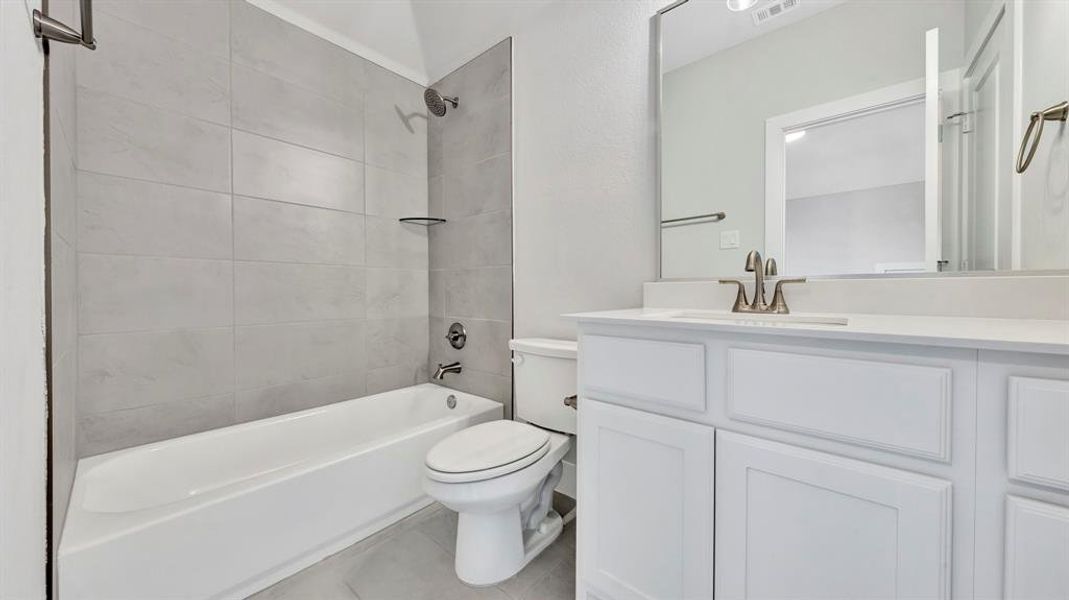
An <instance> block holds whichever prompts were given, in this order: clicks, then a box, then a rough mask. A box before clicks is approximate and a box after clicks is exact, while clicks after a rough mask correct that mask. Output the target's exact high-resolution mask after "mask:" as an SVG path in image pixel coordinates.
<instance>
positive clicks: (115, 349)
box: [51, 0, 444, 487]
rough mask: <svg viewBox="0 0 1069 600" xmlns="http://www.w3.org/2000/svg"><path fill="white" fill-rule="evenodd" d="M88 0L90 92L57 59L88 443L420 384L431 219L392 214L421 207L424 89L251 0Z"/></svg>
mask: <svg viewBox="0 0 1069 600" xmlns="http://www.w3.org/2000/svg"><path fill="white" fill-rule="evenodd" d="M95 4H96V7H97V8H98V9H99V14H100V17H99V19H98V23H99V31H100V32H101V35H103V34H104V33H107V32H108V31H112V32H113V35H111V36H108V37H109V38H110V39H112V40H113V41H112V43H110V44H109V45H108V47H107V48H106V49H105V48H102V49H101V51H98V52H96V53H93V54H90V55H86V56H84V57H82V58H81V62H82V66H81V69H80V70H81V74H80V76H81V77H82V84H83V85H82V87H81V88H77V87H76V74H75V71H76V67H77V66H78V65H77V64H76V63H77V59H76V56H77V55H76V53H75V52H74V51H73V50H74V49H73V48H70V49H68V48H66V47H63V48H58V47H56V48H54V49H53V53H52V60H53V63H52V66H53V67H54V71H53V73H52V74H53V75H54V77H53V83H54V84H55V85H54V88H53V91H55V92H59V93H60V94H59V95H57V96H55V99H56V102H55V103H54V105H53V107H52V108H53V110H52V113H51V116H52V119H53V121H54V122H55V123H57V124H59V125H60V126H59V127H55V128H54V131H53V135H52V138H53V147H54V148H58V149H59V151H54V152H53V155H52V156H53V163H54V164H53V172H54V175H58V176H59V177H58V180H57V178H56V177H54V181H53V185H54V189H53V192H54V195H53V200H54V206H53V208H54V209H55V214H54V215H53V226H54V231H55V232H56V233H57V235H56V236H55V237H54V239H53V244H54V248H55V250H54V252H55V253H56V254H57V258H56V259H54V264H53V267H54V275H56V274H59V275H62V274H63V273H64V272H65V267H64V263H63V260H64V258H66V259H69V261H68V262H69V263H70V264H69V265H68V267H69V268H67V269H66V270H69V271H71V274H70V277H69V278H66V277H64V278H63V279H62V280H54V282H53V283H54V284H55V285H56V286H57V290H56V293H55V297H56V298H60V301H59V302H57V306H56V307H54V308H55V309H57V310H58V309H59V308H61V306H62V305H64V302H65V300H63V298H67V297H68V296H70V291H63V290H64V289H67V288H63V286H64V285H68V286H73V285H74V281H75V276H77V277H78V278H80V284H79V285H78V286H74V287H69V289H74V290H76V291H77V296H78V297H77V302H76V303H74V302H67V304H69V305H71V306H70V307H69V308H70V310H69V311H67V314H66V315H62V314H58V313H55V311H54V313H55V314H53V318H54V325H55V327H54V330H55V331H54V333H57V334H58V333H60V330H62V329H63V328H64V327H66V328H67V329H70V330H72V332H73V331H74V330H76V328H77V330H80V334H78V340H79V341H80V344H81V351H80V352H79V351H78V348H77V347H76V344H75V340H74V339H70V340H69V345H70V348H69V349H68V351H67V353H66V354H65V355H63V356H56V357H55V358H56V360H60V361H64V364H65V365H66V364H68V363H70V364H71V365H74V366H71V367H66V368H68V369H71V373H69V376H70V381H71V383H70V386H69V387H70V388H74V387H78V388H79V390H78V393H79V394H84V402H83V403H82V404H83V406H82V407H81V408H80V409H77V415H78V418H77V424H78V425H77V426H78V437H79V438H80V440H81V447H80V448H79V452H80V454H82V455H91V454H95V453H99V452H104V451H109V450H113V449H117V448H122V447H127V446H131V445H136V444H140V443H145V442H149V441H155V440H159V439H164V438H167V437H172V436H176V435H182V434H186V433H191V432H194V431H201V430H204V429H208V428H212V427H218V426H222V425H226V424H230V423H233V422H235V421H236V420H240V421H244V420H249V419H255V418H263V417H267V416H272V415H276V414H282V413H285V412H290V411H294V410H300V409H303V408H307V407H310V406H318V405H320V404H324V403H329V402H336V401H340V400H345V399H349V398H353V397H357V396H360V395H363V394H364V393H366V391H367V390H369V389H370V390H373V391H376V392H377V391H384V390H387V389H394V388H396V387H403V386H407V385H412V384H415V383H421V382H424V381H426V380H427V358H428V354H429V344H430V339H429V333H428V310H429V308H428V307H429V305H428V291H429V290H428V271H427V267H428V255H427V251H428V238H427V230H426V229H424V228H418V227H411V226H402V225H400V224H398V223H397V222H396V219H397V218H399V217H402V216H422V215H425V214H426V213H427V211H428V186H427V178H426V172H427V165H428V154H427V127H428V122H427V117H426V114H425V112H426V110H425V107H424V106H423V100H422V91H423V90H422V87H421V86H420V85H417V84H415V83H413V82H411V81H408V80H406V79H404V78H403V77H400V76H398V75H396V74H394V73H391V72H389V71H387V70H385V69H382V68H381V67H378V66H377V65H374V64H372V63H370V62H368V61H366V60H364V59H363V58H361V57H359V56H355V55H353V54H351V53H349V52H347V51H345V50H343V49H341V48H339V47H338V46H335V45H333V44H331V43H329V42H326V41H325V40H323V39H320V38H318V37H316V36H314V35H312V34H310V33H308V32H306V31H303V30H301V29H300V28H298V27H295V26H293V25H291V24H289V23H286V22H284V21H282V20H281V19H278V18H277V17H274V16H272V15H270V14H268V13H266V12H264V11H262V10H260V9H258V8H255V7H253V6H251V5H249V4H248V3H247V2H244V1H237V0H235V1H227V0H154V1H152V2H132V1H128V0H97V2H96V3H95ZM54 7H55V9H56V13H55V14H67V15H68V17H69V18H68V19H67V20H69V21H76V18H75V15H76V10H75V6H74V1H73V0H54ZM62 11H66V12H65V13H64V12H62ZM120 33H121V35H119V34H120ZM120 38H121V39H120ZM67 50H70V52H66V51H67ZM64 86H66V89H68V90H69V92H70V93H69V94H68V95H69V96H70V98H69V101H67V102H65V101H64V98H63V97H62V91H63V90H64V89H65V88H64ZM76 92H77V93H76ZM75 96H77V99H76V98H75ZM365 97H366V98H367V100H366V101H365ZM231 121H232V123H231ZM79 123H80V127H76V125H78V124H79ZM64 127H66V128H67V129H69V131H64ZM60 140H62V141H65V142H66V146H67V147H69V148H70V149H71V151H70V152H69V153H67V156H66V157H64V155H63V153H62V145H61V144H60ZM76 140H81V142H77V141H76ZM365 148H366V149H367V152H366V153H365ZM365 160H366V161H368V162H369V163H371V166H368V165H365V164H364V161H365ZM75 168H77V169H82V170H81V171H79V177H80V178H82V179H83V180H84V182H83V185H82V186H81V189H80V190H79V189H77V186H75V185H74V180H75V176H74V173H75ZM365 172H366V177H365ZM67 175H69V176H70V177H67ZM365 179H366V181H365ZM65 182H66V183H67V184H68V185H67V187H66V188H64V187H63V185H64V183H65ZM438 187H439V190H440V191H442V190H444V185H439V186H438ZM365 190H366V191H365ZM235 194H236V195H235ZM365 195H366V196H367V203H366V204H367V206H366V211H367V212H369V213H370V214H372V215H374V217H375V219H374V220H372V221H370V222H366V221H365V217H364V216H363V213H364V212H365ZM63 198H67V199H68V201H67V202H66V204H64V203H62V202H61V199H63ZM60 209H67V213H63V214H61V213H60ZM78 221H80V223H78ZM75 238H79V239H78V242H77V243H78V244H79V245H80V246H81V247H80V248H79V249H78V253H79V254H78V255H77V260H76V261H75V260H74V259H75V256H74V251H75V248H74V247H75V243H74V241H75ZM64 242H66V244H67V246H66V249H65V247H64V245H63V244H64ZM64 252H65V253H64ZM61 254H62V256H60V255H61ZM365 263H370V264H374V265H381V266H380V267H374V268H370V271H372V273H371V274H367V273H365V266H364V265H365ZM75 273H77V275H75ZM367 319H371V322H370V323H369V322H368V321H367ZM75 321H78V323H77V326H75V325H74V323H75ZM235 323H237V324H238V325H235ZM73 335H74V334H73V333H68V334H67V336H68V337H70V338H73ZM65 343H68V342H65ZM369 352H372V353H373V354H372V355H373V359H372V362H373V363H374V366H373V368H371V369H370V370H369V366H368V362H369V358H368V357H369ZM81 357H85V358H86V360H85V363H84V364H83V365H81V366H80V368H79V366H77V363H78V362H79V361H80V360H81ZM57 376H58V374H57ZM57 382H58V380H57ZM57 385H58V383H57ZM235 390H237V391H235ZM69 395H70V396H71V398H69V402H70V403H72V404H73V403H74V402H75V400H76V398H77V394H74V393H71V394H69ZM73 415H74V412H72V414H71V419H70V420H71V421H72V422H73V421H74V420H75V419H74V416H73ZM72 428H73V426H72ZM71 447H72V448H73V443H72V444H71ZM71 451H72V452H73V450H71ZM71 466H72V467H73V465H71ZM68 487H69V486H68Z"/></svg>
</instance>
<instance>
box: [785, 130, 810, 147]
mask: <svg viewBox="0 0 1069 600" xmlns="http://www.w3.org/2000/svg"><path fill="white" fill-rule="evenodd" d="M804 137H805V129H803V130H801V131H792V132H790V133H788V134H787V135H785V136H783V141H785V142H787V143H788V144H789V143H791V142H797V141H798V140H800V139H802V138H804Z"/></svg>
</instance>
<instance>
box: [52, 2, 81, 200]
mask: <svg viewBox="0 0 1069 600" xmlns="http://www.w3.org/2000/svg"><path fill="white" fill-rule="evenodd" d="M77 10H78V8H77V3H76V0H51V1H50V2H49V3H48V14H49V16H51V17H53V18H55V19H57V20H59V21H60V22H62V23H74V22H77V21H76V19H77V18H78V17H77V16H76V15H77V14H78V13H77ZM81 51H84V50H83V49H82V48H81V47H79V46H75V45H73V44H51V45H50V47H49V50H48V107H49V118H50V119H51V122H50V127H52V128H53V129H59V130H61V131H62V135H63V136H64V137H65V138H66V139H67V144H68V146H69V148H70V152H69V154H70V155H72V156H73V154H74V152H73V149H74V148H75V147H76V143H75V142H76V140H75V134H76V133H77V127H76V125H77V123H76V120H77V116H76V115H77V110H78V109H77V103H78V96H77V77H76V74H75V67H76V64H77V62H78V54H80V53H81ZM57 181H59V180H58V178H56V177H55V176H53V177H52V178H51V182H52V184H53V185H55V183H56V182H57Z"/></svg>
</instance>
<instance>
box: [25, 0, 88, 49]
mask: <svg viewBox="0 0 1069 600" xmlns="http://www.w3.org/2000/svg"><path fill="white" fill-rule="evenodd" d="M80 4H81V8H82V32H81V33H78V32H77V31H75V30H73V29H71V28H70V27H68V26H67V25H65V24H63V23H61V22H59V21H57V20H55V19H53V18H52V17H49V16H48V15H46V14H44V13H42V12H41V11H39V10H37V9H34V10H33V35H34V37H36V38H38V39H42V38H43V39H46V40H52V41H56V42H63V43H64V44H80V45H82V46H85V47H86V48H89V49H90V50H96V49H97V43H96V40H95V39H93V0H81V3H80Z"/></svg>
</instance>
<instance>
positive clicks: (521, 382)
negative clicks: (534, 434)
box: [509, 338, 578, 433]
mask: <svg viewBox="0 0 1069 600" xmlns="http://www.w3.org/2000/svg"><path fill="white" fill-rule="evenodd" d="M509 348H511V349H512V364H513V366H514V371H513V372H514V374H515V379H514V380H515V385H516V404H515V406H516V417H517V418H519V419H523V420H524V421H527V422H528V423H531V424H532V425H537V426H539V427H544V428H546V429H552V430H554V431H560V432H563V433H575V412H576V411H575V409H574V408H572V407H570V406H565V404H564V399H565V398H566V397H568V396H572V395H575V393H576V388H577V387H578V384H577V382H576V372H575V365H576V360H575V357H576V353H577V352H576V351H577V348H578V345H577V344H576V342H572V341H569V340H550V339H545V338H523V339H516V340H511V341H510V342H509Z"/></svg>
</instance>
